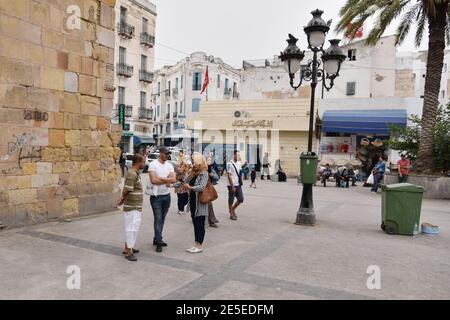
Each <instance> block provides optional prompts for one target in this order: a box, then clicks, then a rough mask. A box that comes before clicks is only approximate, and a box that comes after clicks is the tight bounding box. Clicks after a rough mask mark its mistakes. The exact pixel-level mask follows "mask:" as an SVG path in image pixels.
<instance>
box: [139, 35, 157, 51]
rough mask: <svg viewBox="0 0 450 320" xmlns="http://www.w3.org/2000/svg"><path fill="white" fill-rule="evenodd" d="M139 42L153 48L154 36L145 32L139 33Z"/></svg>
mask: <svg viewBox="0 0 450 320" xmlns="http://www.w3.org/2000/svg"><path fill="white" fill-rule="evenodd" d="M141 44H142V45H143V46H146V47H149V48H153V47H154V46H155V37H154V36H152V35H151V34H149V33H147V32H142V33H141Z"/></svg>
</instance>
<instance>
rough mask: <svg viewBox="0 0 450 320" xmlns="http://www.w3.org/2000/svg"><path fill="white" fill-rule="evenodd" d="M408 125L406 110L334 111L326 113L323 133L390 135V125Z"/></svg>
mask: <svg viewBox="0 0 450 320" xmlns="http://www.w3.org/2000/svg"><path fill="white" fill-rule="evenodd" d="M407 123H408V112H407V111H406V110H392V109H390V110H382V109H380V110H334V111H326V112H325V113H324V115H323V123H322V132H330V133H331V132H332V133H356V134H375V135H389V125H397V126H402V127H406V125H407Z"/></svg>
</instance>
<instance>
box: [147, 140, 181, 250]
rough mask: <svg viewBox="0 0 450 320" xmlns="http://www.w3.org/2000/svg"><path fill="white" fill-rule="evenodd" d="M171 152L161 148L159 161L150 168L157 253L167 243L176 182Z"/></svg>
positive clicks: (151, 202) (154, 241)
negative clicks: (166, 228)
mask: <svg viewBox="0 0 450 320" xmlns="http://www.w3.org/2000/svg"><path fill="white" fill-rule="evenodd" d="M169 157H170V151H169V150H168V149H167V148H166V147H161V148H159V159H158V160H155V161H153V162H152V163H151V164H150V166H149V174H150V182H151V184H152V188H151V190H152V191H151V194H152V196H151V197H150V204H151V205H152V209H153V217H154V229H155V236H154V238H153V245H154V246H156V252H162V248H163V247H167V243H165V242H164V241H163V229H164V222H165V220H166V215H167V212H168V211H169V208H170V200H171V199H170V191H169V186H170V185H171V184H173V183H175V182H176V178H175V169H174V168H173V166H172V164H170V162H168V159H169Z"/></svg>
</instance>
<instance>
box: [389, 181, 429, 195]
mask: <svg viewBox="0 0 450 320" xmlns="http://www.w3.org/2000/svg"><path fill="white" fill-rule="evenodd" d="M382 188H383V190H385V191H394V192H413V193H424V192H425V189H424V188H423V187H421V186H416V185H414V184H411V183H397V184H390V185H387V186H386V185H384V186H382Z"/></svg>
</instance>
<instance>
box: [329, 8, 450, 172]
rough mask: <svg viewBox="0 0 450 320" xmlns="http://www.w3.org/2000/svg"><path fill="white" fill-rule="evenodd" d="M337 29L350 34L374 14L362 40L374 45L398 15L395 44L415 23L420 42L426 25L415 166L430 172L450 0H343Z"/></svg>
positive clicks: (449, 36) (448, 38)
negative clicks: (426, 56) (366, 36)
mask: <svg viewBox="0 0 450 320" xmlns="http://www.w3.org/2000/svg"><path fill="white" fill-rule="evenodd" d="M339 15H340V21H339V23H338V25H337V27H336V30H337V31H340V32H342V31H344V32H345V33H346V35H347V36H348V37H350V38H353V37H354V36H355V35H356V34H357V32H358V29H359V28H360V27H362V26H363V24H364V22H365V21H366V20H367V19H368V18H370V17H374V16H376V17H377V20H376V23H375V25H374V28H373V29H372V30H371V32H370V34H369V36H368V38H367V40H366V42H367V43H368V44H370V45H374V44H376V43H377V42H378V40H379V39H380V38H381V36H382V35H383V33H384V32H385V30H386V28H387V27H388V26H389V25H390V24H391V23H392V22H393V21H394V20H395V19H396V18H401V19H400V23H399V25H398V28H397V32H396V44H397V45H400V44H402V42H403V41H404V40H405V38H406V36H407V35H408V33H409V32H410V30H411V29H412V28H411V27H412V26H413V25H415V26H416V34H415V45H416V46H417V47H418V46H420V45H421V43H422V39H423V35H424V33H425V31H426V28H427V27H428V61H427V75H426V79H425V98H424V102H423V116H422V132H421V137H420V146H419V152H418V159H417V161H416V168H417V171H418V172H422V173H433V172H434V169H435V162H434V158H433V153H434V142H433V141H434V139H433V132H434V127H435V124H436V117H437V112H438V107H439V92H440V84H441V76H442V69H443V66H444V50H445V45H446V41H447V44H449V43H450V0H374V1H368V0H347V2H346V4H345V5H344V6H343V7H342V8H341V10H340V13H339Z"/></svg>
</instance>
